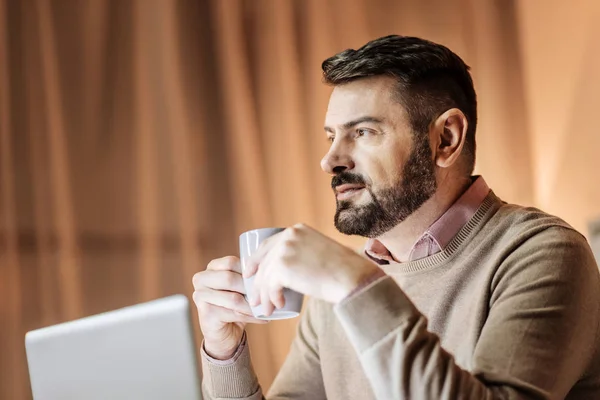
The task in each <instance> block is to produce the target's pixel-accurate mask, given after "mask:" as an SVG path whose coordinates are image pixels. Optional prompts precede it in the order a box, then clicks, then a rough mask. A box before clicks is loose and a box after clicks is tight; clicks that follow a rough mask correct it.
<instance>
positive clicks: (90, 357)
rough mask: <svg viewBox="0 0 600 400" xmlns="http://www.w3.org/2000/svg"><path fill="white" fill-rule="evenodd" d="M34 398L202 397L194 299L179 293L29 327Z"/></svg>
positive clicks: (125, 399)
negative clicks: (192, 316) (191, 311)
mask: <svg viewBox="0 0 600 400" xmlns="http://www.w3.org/2000/svg"><path fill="white" fill-rule="evenodd" d="M25 348H26V351H27V362H28V365H29V377H30V379H31V388H32V391H33V398H34V400H70V399H73V400H75V399H76V400H96V399H97V400H100V399H102V400H107V399H111V400H136V399H140V400H142V399H143V400H159V399H160V400H164V399H181V400H188V399H189V400H200V398H201V397H200V377H199V374H198V364H197V358H196V346H195V343H194V336H193V330H192V326H191V319H190V314H189V301H188V299H187V297H185V296H183V295H175V296H170V297H166V298H163V299H159V300H154V301H150V302H148V303H143V304H138V305H135V306H131V307H126V308H123V309H120V310H116V311H110V312H107V313H103V314H98V315H94V316H91V317H86V318H82V319H78V320H75V321H71V322H66V323H62V324H59V325H53V326H49V327H47V328H42V329H38V330H34V331H31V332H28V333H27V334H26V335H25Z"/></svg>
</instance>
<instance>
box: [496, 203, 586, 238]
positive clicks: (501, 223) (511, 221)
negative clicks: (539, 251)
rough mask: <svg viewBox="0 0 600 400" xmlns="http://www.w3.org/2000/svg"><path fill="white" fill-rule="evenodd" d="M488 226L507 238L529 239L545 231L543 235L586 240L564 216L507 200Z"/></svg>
mask: <svg viewBox="0 0 600 400" xmlns="http://www.w3.org/2000/svg"><path fill="white" fill-rule="evenodd" d="M488 228H489V229H494V230H496V231H497V234H498V235H500V236H505V237H507V238H517V237H518V238H520V239H521V240H528V239H530V238H533V237H535V236H537V235H539V234H541V233H542V232H544V234H543V236H546V237H547V236H553V237H562V238H564V239H565V240H574V241H581V242H586V239H585V237H584V236H583V235H582V234H581V233H579V232H578V231H577V230H576V229H575V228H573V227H572V226H571V225H570V224H569V223H568V222H566V221H565V220H563V219H562V218H560V217H557V216H555V215H552V214H549V213H547V212H545V211H542V210H540V209H538V208H535V207H527V206H521V205H517V204H510V203H506V202H502V204H501V205H500V207H499V208H498V210H497V211H496V213H495V214H494V216H493V217H492V218H491V219H490V220H489V227H488Z"/></svg>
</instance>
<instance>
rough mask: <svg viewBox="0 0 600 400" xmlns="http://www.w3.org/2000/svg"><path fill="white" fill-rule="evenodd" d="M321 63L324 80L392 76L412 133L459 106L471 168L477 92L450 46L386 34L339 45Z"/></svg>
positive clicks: (332, 82)
mask: <svg viewBox="0 0 600 400" xmlns="http://www.w3.org/2000/svg"><path fill="white" fill-rule="evenodd" d="M321 67H322V68H323V77H324V81H325V83H327V84H330V85H340V84H343V83H347V82H350V81H353V80H356V79H360V78H364V77H368V76H377V75H388V76H392V77H394V78H396V79H397V81H398V84H399V88H398V89H399V94H400V96H399V100H400V102H401V103H402V105H403V106H404V107H405V108H406V110H407V113H408V117H409V119H410V123H411V125H412V128H413V130H414V131H415V132H416V133H425V132H428V131H429V126H430V124H431V123H432V122H433V121H434V120H435V119H436V118H437V117H439V116H440V115H441V114H443V113H444V112H445V111H447V110H449V109H450V108H458V109H460V110H461V111H462V112H463V113H464V114H465V116H466V118H467V122H468V129H467V136H466V139H465V147H464V149H465V150H466V154H465V156H466V157H465V158H466V163H467V166H468V173H469V174H471V173H472V172H473V168H474V166H475V128H476V126H477V96H476V94H475V88H474V87H473V79H472V78H471V75H470V73H469V69H470V68H469V66H468V65H467V64H465V62H464V61H463V60H462V59H461V58H460V57H459V56H458V55H456V54H455V53H454V52H452V51H451V50H450V49H448V48H447V47H445V46H442V45H441V44H437V43H433V42H430V41H428V40H425V39H421V38H417V37H410V36H399V35H390V36H384V37H381V38H379V39H375V40H372V41H370V42H369V43H367V44H365V45H364V46H362V47H361V48H359V49H358V50H354V49H348V50H344V51H342V52H341V53H338V54H336V55H334V56H333V57H330V58H328V59H326V60H325V61H323V64H322V66H321Z"/></svg>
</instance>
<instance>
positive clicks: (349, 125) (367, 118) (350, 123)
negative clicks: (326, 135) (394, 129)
mask: <svg viewBox="0 0 600 400" xmlns="http://www.w3.org/2000/svg"><path fill="white" fill-rule="evenodd" d="M363 122H372V123H375V124H381V123H382V122H383V120H382V119H380V118H377V117H371V116H368V115H366V116H364V117H360V118H357V119H354V120H352V121H348V122H346V123H345V124H343V125H342V128H343V129H344V130H348V129H350V128H352V127H353V126H356V125H358V124H362V123H363ZM324 129H325V131H326V132H330V133H335V131H334V129H333V128H331V127H329V126H326V127H325V128H324Z"/></svg>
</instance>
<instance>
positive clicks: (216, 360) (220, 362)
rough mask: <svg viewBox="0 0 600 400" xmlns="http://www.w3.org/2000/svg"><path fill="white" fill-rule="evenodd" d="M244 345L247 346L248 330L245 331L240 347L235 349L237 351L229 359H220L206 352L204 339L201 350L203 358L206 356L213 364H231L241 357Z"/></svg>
mask: <svg viewBox="0 0 600 400" xmlns="http://www.w3.org/2000/svg"><path fill="white" fill-rule="evenodd" d="M244 347H246V331H244V333H243V335H242V340H241V341H240V344H239V346H238V348H237V349H236V350H235V353H233V356H231V358H229V359H228V360H219V359H216V358H213V357H211V356H209V355H208V353H207V352H206V349H205V348H204V340H203V341H202V346H200V352H201V354H202V358H206V359H207V360H208V361H210V362H211V363H213V364H216V365H231V364H233V363H234V362H235V361H236V360H237V359H238V358H239V357H240V354H242V351H243V350H244Z"/></svg>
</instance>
